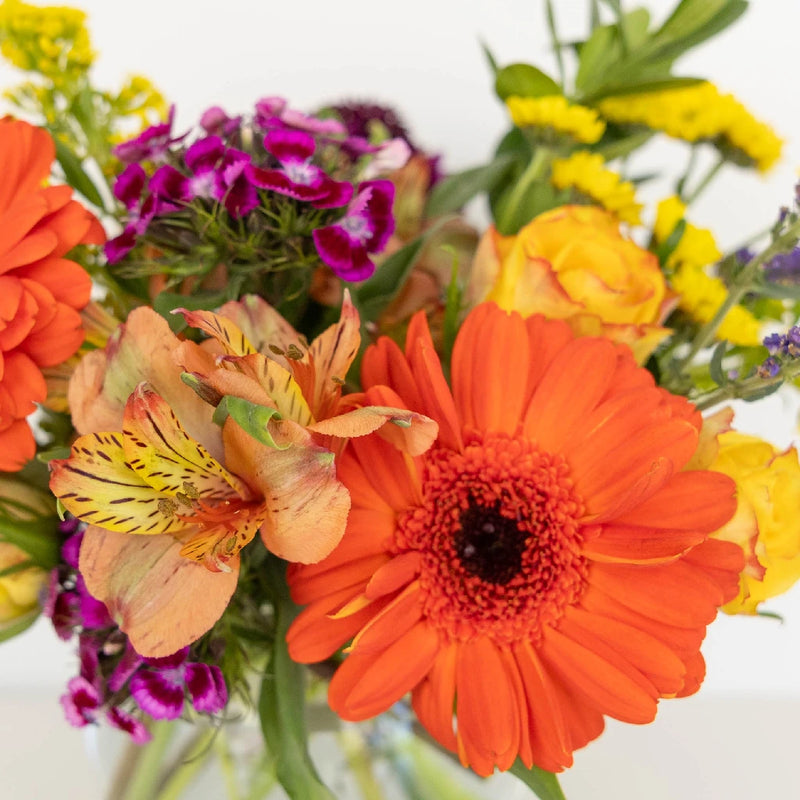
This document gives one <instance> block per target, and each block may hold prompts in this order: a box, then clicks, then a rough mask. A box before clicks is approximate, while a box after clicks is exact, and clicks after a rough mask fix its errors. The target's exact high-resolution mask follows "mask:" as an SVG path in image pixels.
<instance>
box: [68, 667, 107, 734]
mask: <svg viewBox="0 0 800 800" xmlns="http://www.w3.org/2000/svg"><path fill="white" fill-rule="evenodd" d="M59 701H60V703H61V705H62V707H63V708H64V715H65V716H66V718H67V722H69V724H70V725H72V726H73V727H75V728H82V727H83V726H84V725H86V724H88V723H89V722H94V720H95V713H94V712H95V711H97V709H98V708H99V707H100V693H99V692H98V691H97V689H95V687H94V686H92V684H91V683H89V681H87V680H86V678H80V677H78V678H72V679H71V680H70V682H69V683H68V684H67V693H66V694H63V695H61V697H60V698H59Z"/></svg>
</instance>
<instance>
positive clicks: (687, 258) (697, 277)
mask: <svg viewBox="0 0 800 800" xmlns="http://www.w3.org/2000/svg"><path fill="white" fill-rule="evenodd" d="M685 211H686V206H685V205H684V204H683V203H682V202H681V201H680V200H679V199H678V198H677V197H669V198H667V199H666V200H662V201H661V203H659V205H658V211H657V216H656V223H655V225H654V227H653V235H654V237H655V240H656V241H657V242H664V241H666V240H667V239H668V238H669V236H670V234H671V233H672V231H673V230H674V229H675V226H676V225H677V224H678V223H679V222H680V220H681V219H683V215H684V213H685ZM720 258H722V253H720V251H719V248H718V247H717V245H716V242H715V241H714V237H713V236H712V235H711V231H708V230H705V229H703V228H696V227H695V226H694V225H689V224H687V225H686V228H685V230H684V232H683V235H682V236H681V238H680V241H679V242H678V244H677V246H676V247H675V249H674V250H673V251H672V254H671V255H670V256H669V258H668V259H667V263H666V265H665V266H666V268H667V270H668V271H671V272H672V278H671V280H670V283H671V284H672V288H673V289H674V290H675V291H676V292H678V293H679V295H680V299H679V302H678V306H679V308H681V309H683V311H685V312H686V313H687V314H688V315H689V316H690V317H692V318H693V319H695V320H697V322H699V323H700V324H701V325H704V324H705V323H707V322H710V321H711V320H712V319H713V318H714V314H716V313H717V309H719V307H720V306H721V305H722V304H723V303H724V302H725V298H726V297H727V296H728V290H727V289H726V288H725V284H724V283H723V282H722V281H721V280H720V279H719V278H714V277H711V276H710V275H708V274H707V273H706V271H705V270H706V267H708V266H710V265H712V264H715V263H716V262H717V261H719V259H720ZM760 327H761V326H760V323H759V321H758V320H757V319H756V318H755V317H754V316H753V315H752V314H751V313H750V312H749V311H748V310H747V309H746V308H743V307H742V306H734V307H733V308H732V309H731V310H730V311H729V312H728V313H727V314H726V315H725V319H723V321H722V324H721V325H720V326H719V328H718V329H717V336H718V337H719V338H720V339H727V340H728V341H729V342H730V343H731V344H735V345H743V346H747V347H754V346H757V345H759V344H761V337H760V334H759V332H760Z"/></svg>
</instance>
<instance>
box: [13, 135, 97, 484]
mask: <svg viewBox="0 0 800 800" xmlns="http://www.w3.org/2000/svg"><path fill="white" fill-rule="evenodd" d="M54 158H55V146H54V144H53V140H52V139H51V138H50V135H49V134H48V133H47V131H44V130H41V129H40V128H35V127H33V126H32V125H29V124H28V123H27V122H21V121H19V120H12V119H2V120H0V175H2V180H1V181H0V470H4V471H12V470H18V469H20V468H21V467H23V466H24V465H25V462H27V461H29V460H30V459H31V458H33V456H34V454H35V452H36V443H35V442H34V439H33V434H32V433H31V430H30V428H29V427H28V424H27V422H26V421H25V417H27V416H28V414H30V413H31V412H32V411H33V410H34V409H35V405H34V404H35V403H41V402H42V401H44V399H45V397H46V396H47V386H46V383H45V379H44V377H43V376H42V368H44V367H52V366H55V365H56V364H60V363H61V362H62V361H65V360H66V359H67V358H69V357H70V356H71V355H72V354H73V353H75V351H76V350H77V349H78V348H79V347H80V345H81V342H82V341H83V328H82V325H81V318H80V315H79V314H78V310H79V309H81V308H83V307H84V306H85V305H86V304H87V303H88V302H89V293H90V292H91V288H92V283H91V280H90V278H89V275H88V274H87V273H86V272H85V271H84V270H83V269H82V268H81V267H80V266H79V265H78V264H76V263H75V262H74V261H69V260H67V259H65V258H64V257H63V256H64V254H65V253H67V252H68V251H69V250H71V249H72V248H73V247H75V245H77V244H89V243H93V244H99V243H101V242H103V241H104V239H105V235H104V234H103V229H102V227H101V225H100V223H99V222H98V221H97V219H95V217H94V216H92V214H90V213H89V212H88V211H87V210H86V209H85V208H84V207H83V206H82V205H81V204H80V203H78V202H76V201H74V200H72V199H71V198H72V189H71V188H70V187H69V186H44V185H43V184H44V182H45V181H46V180H47V178H48V176H49V175H50V167H51V165H52V163H53V159H54Z"/></svg>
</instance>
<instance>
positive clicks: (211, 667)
mask: <svg viewBox="0 0 800 800" xmlns="http://www.w3.org/2000/svg"><path fill="white" fill-rule="evenodd" d="M60 527H61V531H62V533H64V534H66V535H67V536H68V537H69V538H67V539H66V541H65V542H64V545H63V547H62V564H61V566H59V567H58V568H57V569H55V570H53V573H52V575H51V579H50V586H49V591H48V596H47V601H46V603H45V608H44V612H45V615H46V616H48V617H50V619H51V620H52V622H53V626H54V627H55V629H56V633H57V634H58V636H59V637H60V638H61V639H64V640H69V639H71V638H72V637H73V636H74V635H76V634H77V636H78V654H79V658H80V672H79V674H78V675H77V676H76V677H74V678H72V679H71V680H70V681H69V683H68V684H67V691H66V692H65V694H64V695H63V696H62V697H61V705H62V706H63V708H64V713H65V716H66V718H67V720H68V721H69V722H70V724H72V725H74V726H75V727H83V726H85V725H89V724H97V723H100V722H103V721H104V722H105V723H107V724H108V725H110V726H111V727H113V728H117V729H119V730H122V731H125V733H127V734H128V735H129V736H130V737H131V738H132V739H133V741H135V742H138V743H142V742H146V741H147V740H148V739H149V738H150V734H149V732H148V730H147V727H146V725H145V724H144V722H143V720H142V713H138V714H137V713H134V707H135V706H138V709H139V712H143V714H145V715H148V716H149V717H151V718H153V719H176V718H177V717H179V716H181V714H182V713H183V711H184V708H185V707H186V706H187V705H191V706H192V707H193V708H194V710H195V711H197V712H200V713H205V714H218V713H219V712H221V711H222V710H223V709H224V708H225V705H226V704H227V702H228V691H227V687H226V685H225V679H224V677H223V675H222V670H220V668H219V667H218V666H216V665H215V664H205V663H199V662H194V661H191V660H190V657H189V655H190V654H189V648H185V649H183V650H180V651H178V652H177V653H174V654H172V655H170V656H167V657H165V658H143V657H142V656H140V655H139V654H138V653H137V652H136V651H135V650H134V649H133V647H132V646H131V644H130V642H129V641H128V638H127V637H126V636H125V634H124V633H123V632H122V631H121V630H120V629H119V628H118V627H117V626H116V624H115V623H114V621H113V620H112V619H111V617H110V616H109V613H108V610H107V609H106V607H105V605H103V603H101V602H100V601H99V600H95V599H94V598H93V597H92V596H91V595H90V594H89V592H88V590H87V589H86V585H85V584H84V582H83V578H82V577H81V575H80V572H79V570H78V554H79V551H80V544H81V540H82V538H83V532H82V530H81V529H80V527H79V523H78V522H77V520H68V521H66V522H64V523H62V524H61V526H60ZM131 700H132V702H131ZM123 706H128V707H129V708H130V709H131V710H126V708H123Z"/></svg>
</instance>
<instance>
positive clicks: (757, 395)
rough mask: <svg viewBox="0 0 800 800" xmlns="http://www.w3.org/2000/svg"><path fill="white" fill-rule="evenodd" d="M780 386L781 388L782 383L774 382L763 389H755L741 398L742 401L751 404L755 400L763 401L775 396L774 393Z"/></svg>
mask: <svg viewBox="0 0 800 800" xmlns="http://www.w3.org/2000/svg"><path fill="white" fill-rule="evenodd" d="M781 386H783V381H782V380H780V381H776V382H775V383H772V384H770V385H769V386H765V387H764V388H763V389H755V390H754V391H753V392H749V393H748V394H746V395H745V396H743V397H742V400H744V401H745V402H746V403H752V402H754V401H755V400H763V399H764V398H765V397H769V396H770V395H771V394H775V392H777V391H778V389H780V388H781Z"/></svg>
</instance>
